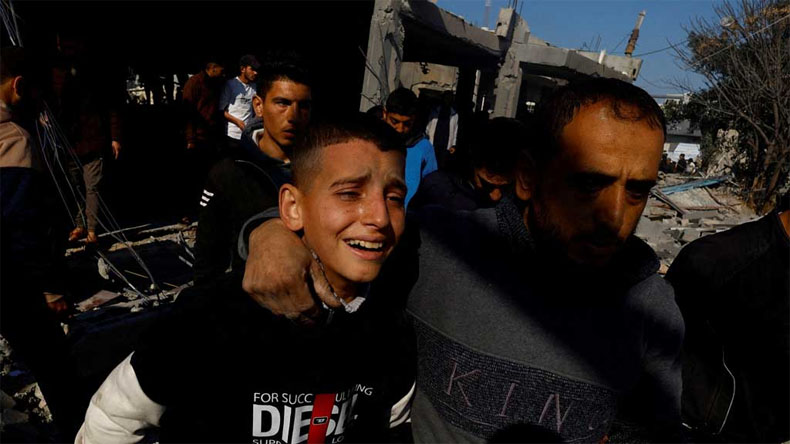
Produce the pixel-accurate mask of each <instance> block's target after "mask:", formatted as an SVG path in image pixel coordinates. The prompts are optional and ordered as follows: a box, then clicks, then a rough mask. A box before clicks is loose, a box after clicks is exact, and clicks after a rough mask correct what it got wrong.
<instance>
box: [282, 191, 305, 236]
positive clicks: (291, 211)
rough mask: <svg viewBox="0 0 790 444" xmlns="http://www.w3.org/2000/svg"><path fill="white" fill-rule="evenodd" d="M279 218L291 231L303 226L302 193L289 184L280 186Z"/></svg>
mask: <svg viewBox="0 0 790 444" xmlns="http://www.w3.org/2000/svg"><path fill="white" fill-rule="evenodd" d="M280 219H282V221H283V223H284V224H285V226H286V227H287V228H288V229H289V230H291V231H294V232H296V231H299V230H301V229H303V228H304V221H303V220H302V193H300V192H299V189H298V188H296V187H295V186H293V185H291V184H289V183H288V184H285V185H283V186H282V187H280Z"/></svg>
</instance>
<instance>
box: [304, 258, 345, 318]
mask: <svg viewBox="0 0 790 444" xmlns="http://www.w3.org/2000/svg"><path fill="white" fill-rule="evenodd" d="M310 277H311V278H312V281H313V291H315V294H316V296H318V298H319V299H320V300H321V302H323V303H324V304H326V305H327V306H329V307H332V308H339V307H341V306H342V304H341V303H340V301H338V300H337V298H336V297H335V295H334V294H333V293H332V289H331V288H330V287H329V281H327V280H326V276H324V273H323V272H322V271H321V267H320V266H319V265H318V263H317V262H316V261H314V260H311V261H310Z"/></svg>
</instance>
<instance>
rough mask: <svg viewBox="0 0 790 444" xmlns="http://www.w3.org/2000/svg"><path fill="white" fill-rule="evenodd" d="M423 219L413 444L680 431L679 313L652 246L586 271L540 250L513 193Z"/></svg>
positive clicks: (636, 245) (664, 435)
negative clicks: (490, 204)
mask: <svg viewBox="0 0 790 444" xmlns="http://www.w3.org/2000/svg"><path fill="white" fill-rule="evenodd" d="M413 216H415V215H413ZM416 219H417V223H418V224H419V225H420V231H419V233H420V236H419V241H418V242H419V243H420V244H419V250H418V251H419V269H418V271H417V272H418V277H417V281H416V284H415V285H414V287H413V288H412V291H411V292H410V294H409V300H408V311H409V313H410V314H411V315H412V316H413V318H414V320H415V322H414V324H415V330H416V334H417V341H418V354H419V362H418V379H417V393H416V397H415V400H414V404H413V407H412V422H413V430H414V438H415V441H417V442H482V441H486V440H494V441H500V442H503V441H505V442H528V441H541V442H547V441H552V440H563V441H582V442H592V441H595V442H598V441H600V440H601V439H602V438H604V437H605V436H607V435H608V436H609V437H610V438H611V439H612V441H633V440H640V439H646V440H650V441H654V442H655V441H667V440H674V439H676V435H674V434H673V433H674V432H675V430H676V427H677V426H678V425H679V421H678V419H679V410H680V392H681V373H680V367H679V363H678V358H679V353H680V345H681V342H682V338H683V320H682V318H681V315H680V312H679V310H678V307H677V305H676V304H675V300H674V295H673V292H672V288H671V287H670V286H669V285H668V284H667V283H666V282H664V280H663V279H661V278H660V277H659V276H658V275H657V274H656V270H657V268H658V261H657V259H656V257H655V254H654V253H653V251H652V250H651V249H650V248H649V247H648V246H647V245H646V244H644V243H643V242H641V241H639V240H638V239H636V238H632V239H630V240H629V242H628V243H627V245H626V247H625V248H624V250H623V251H622V252H621V253H620V254H619V255H618V257H616V258H615V260H614V261H613V265H612V266H611V267H610V268H609V270H608V271H602V272H598V273H595V274H585V273H584V272H583V271H580V270H572V267H571V266H570V265H557V264H558V263H557V262H554V261H551V260H546V259H545V257H542V256H541V257H538V256H537V255H536V254H535V250H534V247H533V245H532V243H531V241H530V238H529V234H528V232H527V230H526V228H525V226H524V223H523V221H522V217H521V212H520V211H519V210H518V209H517V208H516V206H515V205H514V204H513V203H512V202H510V201H504V202H503V203H501V204H500V205H499V206H497V207H496V208H494V209H487V210H478V211H476V212H451V211H449V210H445V209H442V208H439V207H427V208H424V209H423V210H422V211H421V212H420V213H419V214H417V215H416Z"/></svg>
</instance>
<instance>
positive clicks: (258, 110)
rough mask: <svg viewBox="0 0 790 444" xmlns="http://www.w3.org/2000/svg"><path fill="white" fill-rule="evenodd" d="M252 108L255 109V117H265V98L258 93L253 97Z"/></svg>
mask: <svg viewBox="0 0 790 444" xmlns="http://www.w3.org/2000/svg"><path fill="white" fill-rule="evenodd" d="M252 109H253V111H255V117H263V98H261V97H260V96H259V95H257V94H255V96H253V98H252Z"/></svg>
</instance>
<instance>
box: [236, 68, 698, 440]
mask: <svg viewBox="0 0 790 444" xmlns="http://www.w3.org/2000/svg"><path fill="white" fill-rule="evenodd" d="M536 120H537V128H538V129H539V130H538V133H539V134H538V137H539V139H538V140H537V141H536V142H537V143H530V144H529V145H530V146H534V147H535V148H534V149H531V150H530V151H529V152H525V153H524V154H525V155H524V159H523V162H522V163H521V165H520V167H519V173H518V176H517V183H516V194H517V196H518V199H515V200H513V199H505V200H503V202H501V203H500V204H499V205H498V206H497V207H495V208H492V209H486V210H478V211H475V212H453V211H451V210H446V209H442V208H439V207H433V206H429V207H426V208H423V209H421V210H420V211H419V212H416V213H414V214H412V215H411V221H410V223H411V224H412V227H411V232H410V234H409V233H408V230H409V229H407V234H406V235H404V236H405V239H404V240H403V241H402V243H401V246H402V247H403V249H401V251H399V252H398V253H397V254H393V257H392V258H391V262H390V263H388V266H387V267H386V268H385V270H383V271H382V274H381V276H380V280H379V281H377V283H376V284H378V285H380V286H381V287H383V288H385V289H386V290H387V291H388V292H389V295H388V296H389V299H386V298H385V299H382V300H379V302H378V303H383V304H393V308H397V307H398V304H397V302H396V301H398V300H402V299H403V297H404V295H406V294H408V302H407V303H406V309H407V311H408V312H409V313H410V314H411V316H412V318H413V319H414V328H415V332H416V337H417V342H418V344H417V345H418V355H419V357H418V362H417V365H418V377H417V390H416V394H415V398H414V403H413V406H412V411H411V412H412V422H413V433H414V438H415V441H417V442H483V441H500V442H528V441H541V442H546V441H598V442H603V441H604V440H606V439H611V440H612V441H636V440H649V441H653V442H655V441H674V440H676V439H677V438H678V437H677V435H676V433H677V431H678V426H679V424H680V422H679V410H680V390H681V384H680V380H681V374H680V367H679V363H678V357H679V352H680V344H681V342H682V338H683V320H682V318H681V316H680V313H679V310H678V308H677V305H676V304H675V301H674V295H673V292H672V289H671V287H670V286H669V285H668V284H667V283H665V282H664V281H663V280H662V279H661V278H660V277H659V276H658V275H657V274H656V271H657V270H658V260H657V258H656V256H655V253H654V252H653V251H652V250H651V249H650V247H648V246H647V245H646V244H645V243H644V242H642V241H640V240H639V239H637V238H636V237H634V236H633V232H634V230H635V228H636V224H637V222H638V220H639V217H640V215H641V213H642V210H643V209H644V206H645V204H646V202H647V197H648V194H649V192H650V189H651V188H652V186H653V185H654V184H655V181H656V178H657V172H658V165H659V162H660V159H661V152H662V148H663V142H664V130H665V121H664V117H663V114H662V112H661V110H660V109H659V108H658V106H657V105H656V103H655V101H654V100H653V99H652V98H651V97H650V96H649V95H648V94H647V93H646V92H645V91H643V90H641V89H639V88H637V87H635V86H633V85H630V84H626V83H624V82H620V81H616V80H611V79H589V80H585V81H582V82H577V83H574V84H571V85H568V86H566V87H564V88H562V89H560V90H558V91H556V92H555V93H554V94H553V95H552V96H551V97H549V98H548V99H546V100H545V101H544V102H543V103H542V104H541V107H540V109H539V111H538V112H537V114H536ZM277 231H280V232H281V233H282V234H283V235H280V236H273V233H276V232H277ZM284 234H286V233H285V231H284V230H283V228H282V226H281V225H279V222H277V221H270V222H267V223H266V224H264V225H263V226H262V227H260V228H258V229H257V230H256V231H254V232H253V233H252V235H251V237H250V247H251V251H250V257H249V261H248V264H247V270H246V275H245V289H246V290H247V292H249V293H250V294H253V295H254V297H256V298H257V300H258V302H259V303H260V304H262V305H264V306H266V307H267V308H269V309H270V310H272V311H273V312H274V313H277V314H283V315H285V316H288V317H291V318H294V319H297V320H299V321H301V322H307V323H309V322H310V319H311V318H312V317H315V315H317V314H320V311H321V309H320V308H316V304H315V302H314V300H313V299H312V297H311V296H310V293H309V291H310V290H312V291H313V292H314V293H315V294H317V295H318V296H319V297H320V298H321V299H322V300H323V301H324V303H325V304H327V305H330V306H333V305H336V304H333V303H332V301H331V299H330V298H328V297H325V296H324V291H323V289H322V286H323V285H322V279H321V277H320V274H317V273H315V272H314V271H315V265H312V264H311V262H310V257H309V254H307V253H305V252H304V251H302V249H300V248H298V247H299V244H298V243H296V242H294V238H290V237H286V236H284ZM408 236H411V238H410V239H409V238H408ZM262 238H266V239H268V240H267V241H266V242H263V241H262V240H261V239H262ZM273 239H274V240H273ZM264 252H265V253H266V254H264ZM311 274H312V276H313V279H312V282H313V283H314V284H312V285H313V286H314V288H312V289H311V288H309V286H308V284H306V283H305V280H304V278H305V276H310V275H311ZM374 285H375V284H374ZM371 302H373V301H371ZM316 318H317V319H320V317H316Z"/></svg>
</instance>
